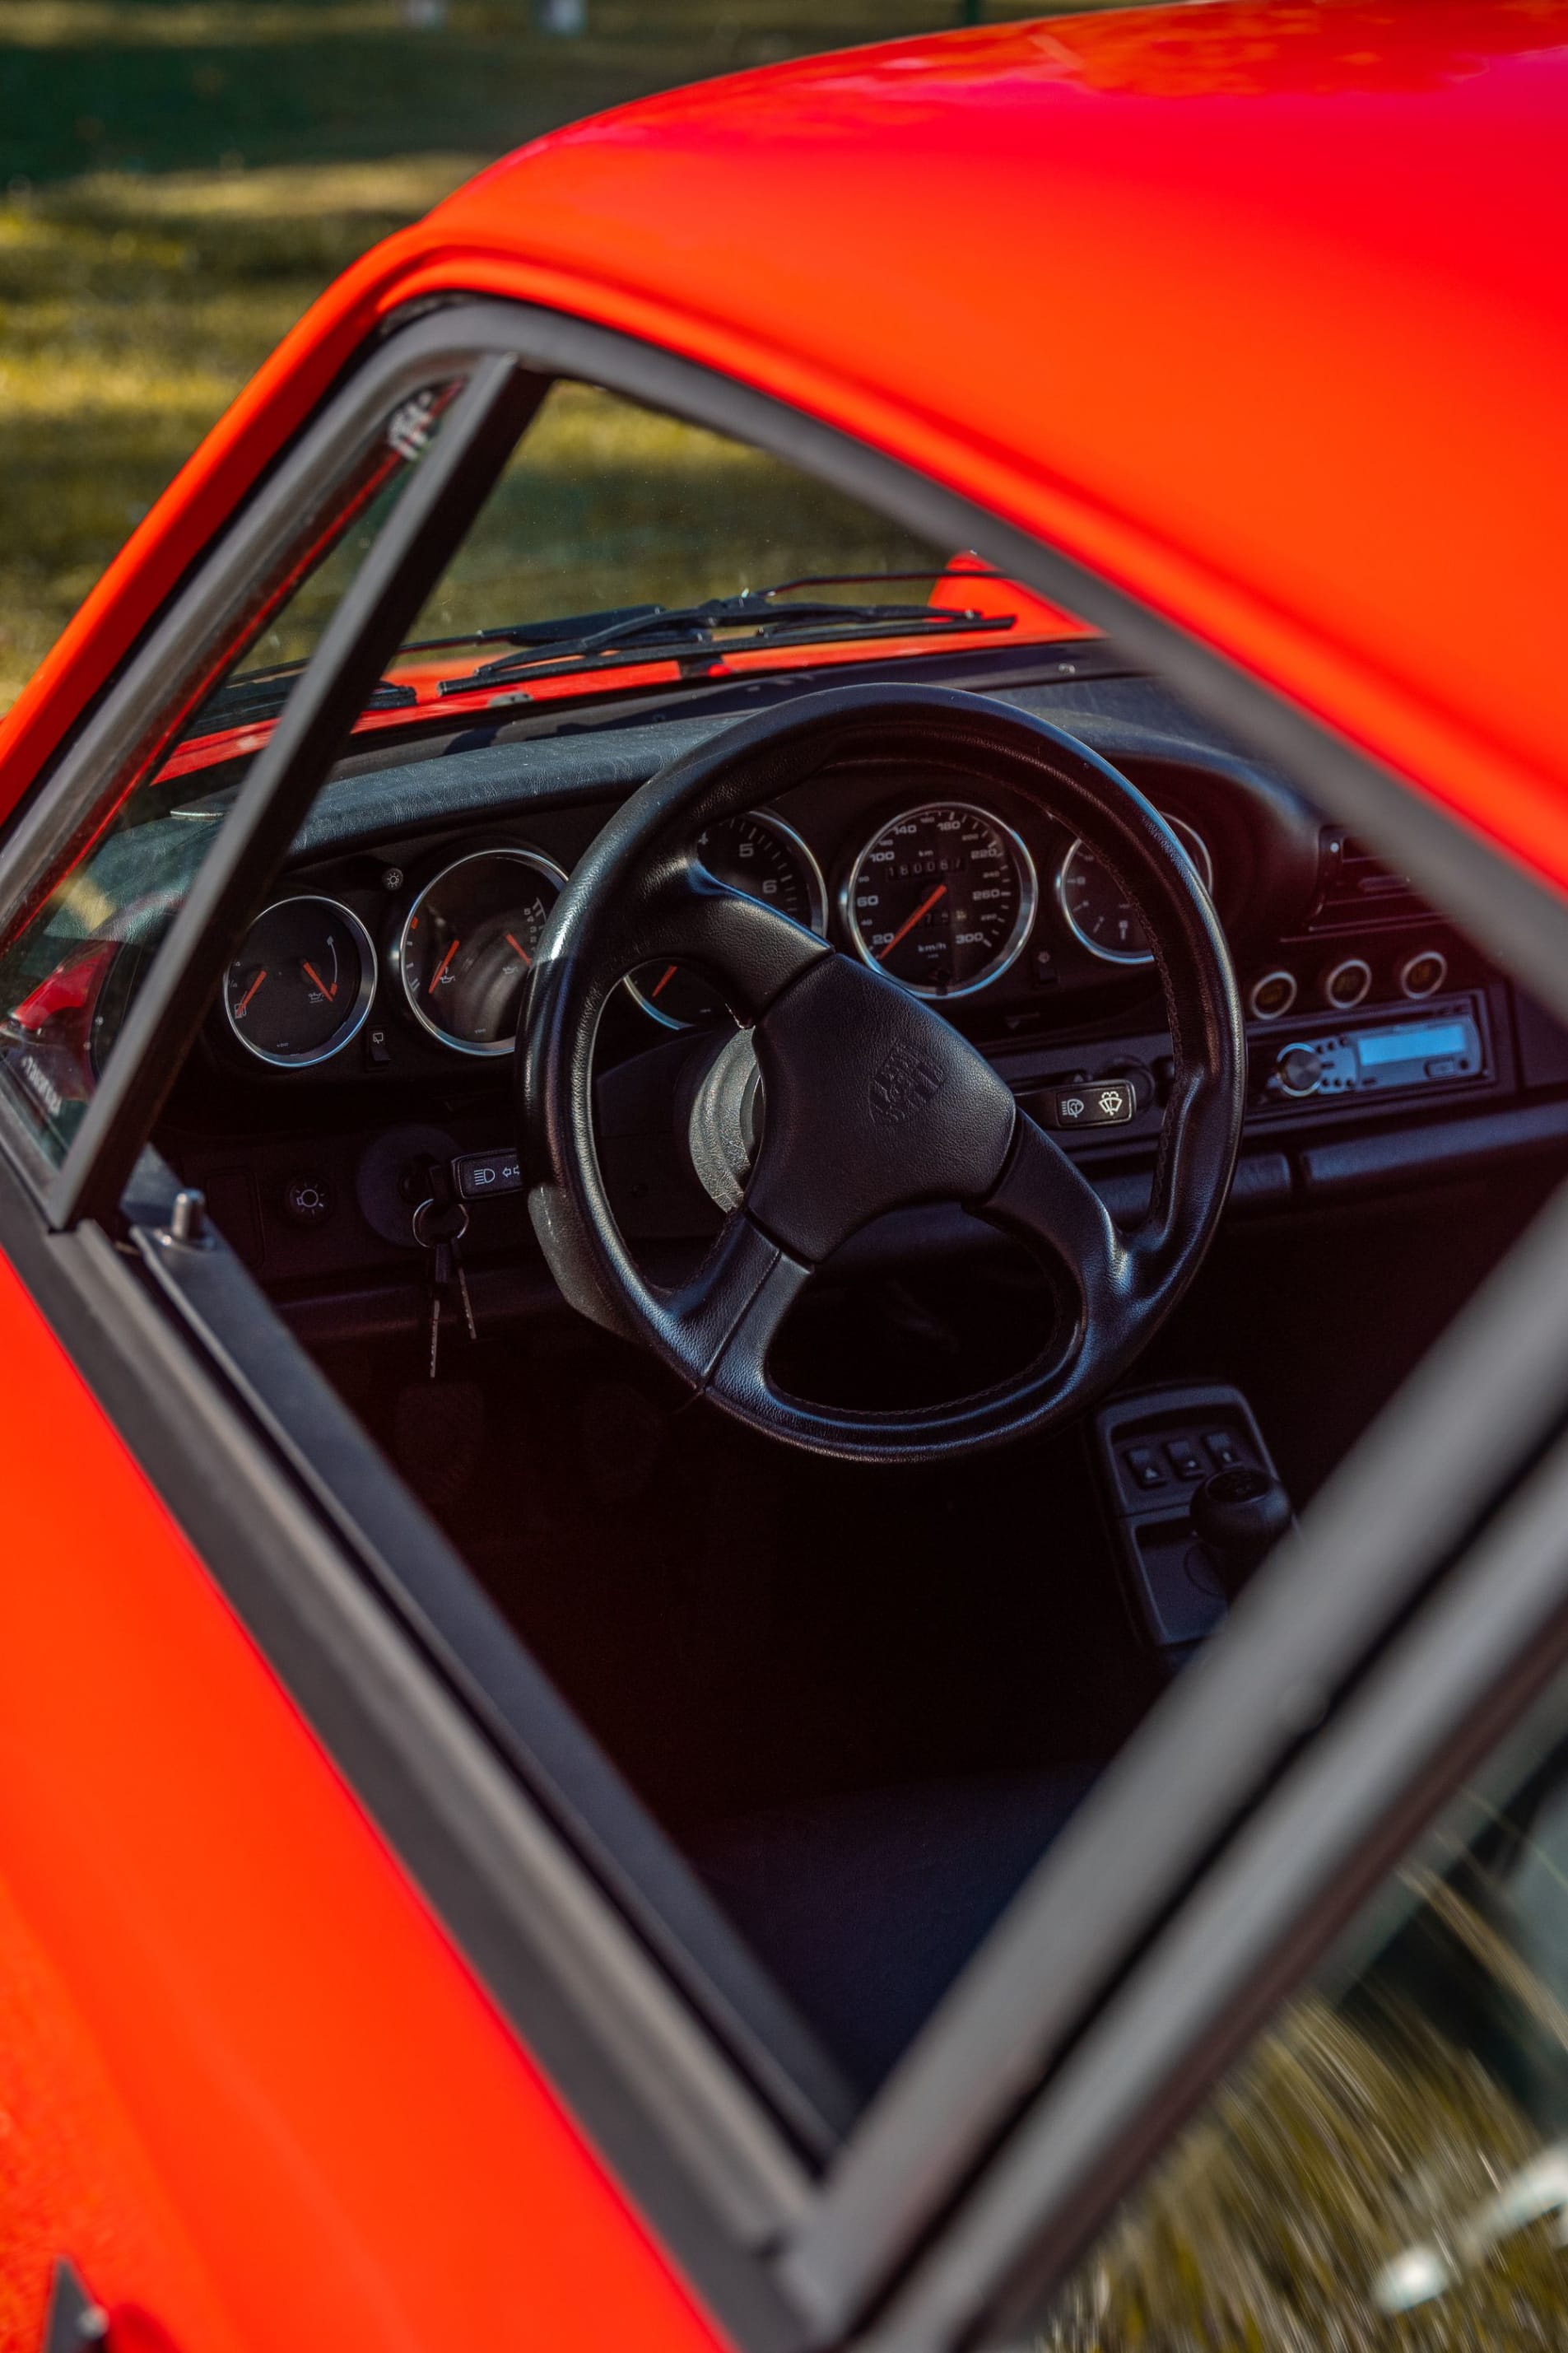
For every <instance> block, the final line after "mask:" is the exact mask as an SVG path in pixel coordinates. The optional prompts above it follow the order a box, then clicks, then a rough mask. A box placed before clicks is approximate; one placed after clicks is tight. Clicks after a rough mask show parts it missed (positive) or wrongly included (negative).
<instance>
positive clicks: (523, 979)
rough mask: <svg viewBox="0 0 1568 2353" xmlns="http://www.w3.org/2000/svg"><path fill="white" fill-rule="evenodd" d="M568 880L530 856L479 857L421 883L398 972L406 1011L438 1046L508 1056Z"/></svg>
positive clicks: (526, 852) (487, 852) (487, 853)
mask: <svg viewBox="0 0 1568 2353" xmlns="http://www.w3.org/2000/svg"><path fill="white" fill-rule="evenodd" d="M565 880H566V877H565V875H564V874H563V872H562V871H561V869H560V867H559V866H554V865H552V863H551V861H550V860H549V859H547V858H541V857H539V856H538V855H537V854H536V853H535V852H534V851H533V850H531V849H477V850H475V851H473V852H472V854H471V855H470V856H469V857H468V858H459V859H458V861H457V863H456V864H455V865H453V866H448V867H447V869H446V870H445V871H444V872H442V873H440V874H437V877H436V879H435V881H433V882H427V883H426V886H425V888H424V890H423V891H421V892H420V893H419V896H418V897H417V899H416V901H415V902H414V904H413V906H412V907H410V909H409V911H408V920H407V922H406V923H405V924H404V926H403V938H402V941H401V942H400V944H399V947H398V965H399V968H400V970H401V972H402V976H403V993H404V995H405V997H406V998H407V999H408V1007H409V1010H410V1012H411V1013H412V1014H413V1015H414V1018H415V1019H416V1021H418V1022H419V1023H421V1024H422V1026H423V1027H424V1028H425V1029H428V1030H430V1031H432V1032H433V1033H434V1035H435V1036H436V1037H437V1038H439V1039H440V1040H441V1042H442V1044H443V1045H445V1046H455V1047H456V1048H457V1049H458V1052H459V1053H464V1054H504V1053H506V1052H508V1051H509V1050H510V1046H511V1043H512V1040H513V1039H514V1038H515V1037H516V1035H517V1024H518V1016H519V1014H520V1013H521V1008H522V993H523V990H524V988H525V987H527V984H528V976H529V974H530V973H531V970H532V969H533V959H534V957H535V956H536V955H537V954H538V952H539V940H540V934H541V933H542V931H543V929H544V926H545V925H546V923H548V922H549V921H550V917H551V913H552V909H553V907H554V905H555V902H556V900H557V899H558V898H559V897H560V895H561V890H562V885H563V883H564V881H565Z"/></svg>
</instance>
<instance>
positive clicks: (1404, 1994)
mask: <svg viewBox="0 0 1568 2353" xmlns="http://www.w3.org/2000/svg"><path fill="white" fill-rule="evenodd" d="M1565 2335H1568V1680H1564V1681H1562V1682H1560V1683H1558V1684H1557V1685H1556V1686H1555V1687H1554V1688H1553V1690H1552V1692H1551V1694H1550V1695H1549V1696H1548V1698H1547V1699H1546V1701H1545V1702H1544V1703H1543V1704H1542V1705H1541V1706H1540V1707H1539V1708H1538V1709H1537V1711H1536V1713H1535V1715H1534V1716H1533V1718H1532V1719H1531V1721H1530V1722H1529V1723H1528V1725H1527V1726H1526V1728H1525V1729H1524V1731H1523V1732H1522V1733H1521V1735H1519V1736H1516V1737H1515V1738H1514V1739H1513V1740H1511V1741H1510V1744H1509V1745H1508V1747H1507V1749H1506V1751H1505V1752H1504V1753H1502V1754H1501V1755H1500V1756H1499V1757H1496V1758H1495V1759H1494V1760H1493V1763H1492V1766H1491V1767H1490V1768H1489V1771H1488V1772H1487V1773H1486V1774H1484V1775H1482V1776H1480V1777H1479V1778H1478V1779H1477V1780H1476V1781H1475V1782H1474V1783H1473V1784H1472V1785H1471V1786H1470V1787H1468V1788H1466V1789H1465V1791H1464V1792H1463V1794H1462V1795H1461V1796H1460V1797H1459V1798H1458V1799H1456V1800H1455V1802H1454V1803H1453V1804H1452V1805H1451V1806H1450V1808H1449V1809H1448V1810H1447V1813H1446V1814H1445V1815H1444V1816H1443V1818H1442V1819H1441V1820H1440V1821H1439V1822H1438V1824H1437V1826H1436V1829H1435V1830H1434V1831H1432V1832H1431V1833H1430V1834H1429V1835H1428V1836H1427V1837H1426V1839H1425V1840H1423V1841H1422V1842H1421V1843H1420V1845H1419V1846H1418V1847H1417V1848H1416V1849H1415V1852H1413V1853H1412V1854H1411V1855H1410V1856H1409V1857H1408V1858H1407V1859H1406V1861H1405V1862H1404V1863H1403V1864H1402V1865H1401V1867H1400V1868H1399V1870H1398V1871H1397V1872H1396V1873H1394V1877H1393V1879H1392V1881H1391V1882H1390V1883H1388V1884H1387V1885H1386V1886H1385V1887H1384V1889H1383V1890H1382V1891H1381V1894H1379V1896H1378V1897H1377V1898H1376V1899H1375V1900H1374V1902H1373V1905H1371V1906H1370V1907H1369V1909H1368V1911H1367V1912H1366V1914H1365V1915H1363V1918H1362V1919H1360V1920H1359V1921H1358V1923H1357V1924H1356V1926H1354V1928H1353V1929H1352V1932H1351V1934H1350V1935H1349V1936H1347V1937H1346V1938H1345V1939H1344V1940H1343V1942H1342V1945H1341V1947H1339V1949H1338V1950H1337V1952H1336V1953H1335V1955H1334V1956H1333V1958H1332V1960H1331V1963H1330V1965H1329V1967H1328V1968H1326V1969H1325V1970H1323V1971H1322V1972H1321V1974H1320V1976H1319V1978H1318V1979H1317V1981H1316V1982H1315V1983H1314V1984H1313V1985H1312V1986H1311V1987H1310V1989H1309V1990H1308V1991H1306V1992H1304V1993H1302V1994H1301V1995H1300V1996H1299V1997H1298V1998H1297V1999H1296V2000H1293V2001H1292V2002H1291V2003H1290V2004H1289V2007H1288V2008H1287V2009H1286V2010H1284V2011H1283V2012H1282V2013H1281V2015H1280V2016H1279V2018H1278V2019H1277V2020H1276V2021H1275V2022H1274V2024H1273V2025H1272V2026H1271V2027H1270V2028H1269V2029H1268V2031H1267V2032H1266V2033H1265V2034H1264V2035H1263V2036H1262V2037H1261V2039H1260V2040H1259V2042H1258V2043H1257V2044H1256V2045H1255V2047H1254V2049H1253V2050H1252V2052H1251V2053H1250V2055H1249V2056H1248V2058H1247V2060H1246V2062H1245V2063H1244V2064H1243V2065H1242V2066H1240V2067H1239V2068H1238V2069H1237V2070H1236V2071H1235V2072H1234V2073H1232V2074H1231V2075H1230V2076H1229V2077H1228V2079H1227V2080H1226V2082H1225V2083H1224V2084H1222V2085H1221V2087H1220V2089H1219V2090H1218V2091H1217V2092H1216V2093H1215V2094H1214V2095H1213V2097H1212V2098H1211V2099H1210V2101H1209V2103H1208V2105H1207V2106H1206V2107H1205V2109H1204V2110H1203V2111H1202V2113H1201V2114H1200V2115H1199V2116H1198V2118H1197V2120H1196V2122H1195V2123H1194V2124H1192V2125H1190V2126H1188V2127H1187V2128H1186V2130H1185V2131H1184V2133H1183V2134H1182V2136H1181V2137H1180V2138H1179V2139H1178V2140H1177V2142H1176V2143H1175V2145H1174V2147H1173V2148H1172V2149H1171V2150H1170V2151H1169V2153H1168V2154H1167V2155H1166V2157H1165V2158H1163V2161H1162V2162H1161V2163H1160V2164H1159V2165H1158V2166H1157V2167H1156V2168H1155V2169H1154V2171H1153V2172H1152V2175H1150V2176H1149V2177H1148V2179H1146V2180H1145V2182H1144V2183H1143V2184H1142V2187H1141V2188H1140V2189H1138V2190H1137V2191H1136V2192H1135V2193H1134V2194H1133V2195H1132V2196H1131V2198H1130V2199H1129V2200H1127V2201H1126V2202H1125V2204H1124V2205H1123V2206H1122V2208H1121V2211H1120V2212H1119V2213H1118V2215H1117V2217H1116V2219H1115V2220H1114V2221H1113V2222H1112V2223H1111V2225H1110V2229H1109V2230H1108V2231H1107V2232H1105V2233H1104V2235H1103V2236H1102V2238H1101V2239H1100V2243H1099V2244H1098V2246H1097V2247H1096V2248H1095V2249H1094V2252H1093V2253H1092V2254H1091V2255H1090V2256H1089V2259H1088V2260H1087V2261H1086V2262H1085V2263H1082V2264H1081V2265H1080V2266H1079V2269H1078V2271H1077V2272H1076V2273H1075V2274H1073V2276H1072V2277H1071V2278H1070V2279H1069V2280H1068V2283H1067V2284H1066V2286H1065V2287H1063V2288H1061V2289H1060V2290H1059V2291H1058V2294H1057V2295H1056V2297H1055V2299H1054V2301H1053V2303H1052V2305H1051V2307H1050V2309H1049V2312H1048V2314H1047V2317H1046V2319H1045V2321H1044V2323H1043V2326H1042V2327H1041V2330H1040V2332H1039V2339H1038V2341H1039V2343H1040V2345H1041V2346H1042V2348H1048V2353H1121V2348H1128V2347H1132V2346H1138V2347H1142V2348H1149V2353H1163V2348H1169V2353H1177V2348H1182V2353H1233V2348H1234V2353H1243V2348H1246V2353H1252V2348H1287V2347H1289V2348H1297V2347H1300V2348H1303V2353H1305V2348H1313V2353H1318V2348H1329V2347H1333V2348H1342V2353H1363V2348H1364V2353H1383V2348H1387V2353H1394V2348H1433V2353H1436V2348H1454V2353H1461V2348H1482V2347H1485V2348H1498V2349H1499V2353H1503V2349H1505V2348H1515V2347H1520V2348H1522V2347H1525V2346H1531V2347H1536V2346H1540V2347H1545V2346H1552V2345H1561V2344H1562V2343H1563V2341H1564V2337H1565Z"/></svg>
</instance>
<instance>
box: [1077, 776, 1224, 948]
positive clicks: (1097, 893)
mask: <svg viewBox="0 0 1568 2353" xmlns="http://www.w3.org/2000/svg"><path fill="white" fill-rule="evenodd" d="M1160 814H1161V815H1162V817H1163V818H1164V819H1165V823H1166V824H1167V825H1168V826H1169V827H1170V828H1171V831H1172V832H1173V834H1174V835H1175V837H1176V839H1177V840H1178V841H1179V842H1180V843H1181V845H1182V848H1183V849H1184V850H1185V851H1186V853H1187V856H1188V858H1189V860H1191V861H1192V864H1193V867H1194V871H1196V874H1197V878H1198V880H1199V881H1200V882H1201V883H1202V884H1203V886H1204V889H1205V891H1212V890H1213V889H1214V863H1213V860H1211V859H1210V857H1209V853H1208V845H1207V843H1206V842H1205V840H1204V838H1203V836H1202V834H1200V833H1196V832H1194V829H1193V828H1192V827H1191V826H1190V825H1188V824H1187V823H1186V821H1185V820H1184V818H1179V817H1171V816H1169V815H1167V813H1166V812H1165V811H1164V810H1163V809H1162V810H1161V812H1160ZM1057 904H1058V907H1059V908H1060V909H1061V911H1062V914H1063V916H1064V917H1065V919H1066V922H1067V926H1068V930H1069V931H1070V932H1071V933H1072V934H1073V935H1074V937H1075V938H1076V939H1078V940H1079V941H1081V943H1082V944H1083V945H1084V946H1085V947H1086V948H1087V949H1088V950H1089V954H1090V955H1097V956H1100V957H1101V958H1102V959H1103V960H1104V962H1105V963H1107V964H1152V963H1153V961H1154V959H1153V956H1152V955H1151V953H1150V949H1149V937H1148V934H1147V933H1146V932H1145V931H1144V929H1143V925H1142V920H1141V918H1140V916H1139V913H1138V910H1137V908H1136V907H1135V906H1134V905H1133V903H1132V902H1131V899H1130V898H1129V897H1128V896H1127V893H1126V892H1125V891H1123V889H1122V888H1121V883H1120V882H1118V881H1116V879H1115V877H1114V876H1113V875H1112V874H1111V872H1110V869H1109V868H1108V867H1105V866H1102V865H1101V864H1100V860H1099V859H1098V858H1096V856H1095V854H1094V852H1093V850H1092V849H1086V848H1085V846H1084V844H1083V843H1082V842H1081V841H1075V842H1074V843H1073V845H1072V848H1071V849H1069V850H1068V854H1067V856H1066V857H1065V858H1064V859H1063V860H1062V862H1061V864H1060V866H1059V867H1058V869H1057Z"/></svg>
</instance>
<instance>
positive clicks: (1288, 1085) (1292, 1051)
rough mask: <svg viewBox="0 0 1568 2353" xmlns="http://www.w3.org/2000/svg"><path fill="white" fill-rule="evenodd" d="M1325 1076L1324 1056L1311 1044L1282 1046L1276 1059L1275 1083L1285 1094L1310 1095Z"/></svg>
mask: <svg viewBox="0 0 1568 2353" xmlns="http://www.w3.org/2000/svg"><path fill="white" fill-rule="evenodd" d="M1322 1076H1323V1058H1322V1056H1321V1054H1315V1053H1314V1052H1313V1050H1312V1049H1311V1047H1310V1046H1282V1047H1281V1048H1280V1050H1279V1053H1278V1054H1277V1055H1276V1057H1275V1060H1274V1083H1275V1085H1276V1086H1277V1087H1278V1088H1279V1092H1280V1093H1281V1094H1283V1095H1310V1093H1311V1092H1312V1090H1313V1088H1314V1087H1316V1086H1318V1085H1319V1084H1320V1083H1321V1080H1322Z"/></svg>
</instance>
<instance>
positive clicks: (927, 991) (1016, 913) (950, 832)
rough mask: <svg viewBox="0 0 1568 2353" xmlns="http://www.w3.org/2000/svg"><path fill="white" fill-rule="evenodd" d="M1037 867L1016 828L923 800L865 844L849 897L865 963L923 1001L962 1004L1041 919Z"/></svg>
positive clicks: (976, 811)
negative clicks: (932, 999) (955, 999)
mask: <svg viewBox="0 0 1568 2353" xmlns="http://www.w3.org/2000/svg"><path fill="white" fill-rule="evenodd" d="M1037 896H1038V886H1037V882H1036V879H1035V866H1034V860H1032V859H1031V858H1030V856H1029V853H1028V850H1027V849H1026V848H1025V846H1024V844H1023V842H1022V841H1021V840H1020V839H1019V838H1018V836H1017V834H1016V833H1015V832H1014V830H1013V828H1012V827H1011V826H1010V825H1005V824H1004V823H1003V821H1002V819H1001V818H998V817H994V816H993V814H992V813H991V811H990V810H989V809H983V808H977V807H974V806H973V804H972V803H970V802H967V801H926V802H922V803H921V805H920V807H916V808H910V809H906V810H905V811H904V812H903V813H902V814H901V815H900V816H899V817H896V818H893V820H892V822H891V823H890V824H889V825H885V826H884V827H883V828H882V829H881V831H880V832H879V834H878V835H877V836H876V837H875V839H872V840H870V841H868V843H867V845H866V847H865V849H863V850H862V851H861V852H860V855H859V857H858V859H857V860H856V861H855V865H854V868H853V870H852V871H851V873H850V876H849V881H848V883H847V886H846V889H845V892H844V901H843V904H844V913H845V917H846V921H847V925H848V929H849V934H850V937H851V938H852V939H853V941H854V943H855V945H856V947H857V948H858V951H859V953H860V955H862V956H863V957H864V958H865V960H866V962H867V963H868V964H870V965H876V966H877V967H878V969H879V971H881V972H885V973H887V974H888V975H889V977H890V978H891V979H893V980H897V981H900V982H901V983H902V985H903V987H905V988H908V989H910V990H912V991H913V993H914V994H915V995H916V996H917V997H965V996H968V995H969V994H970V992H971V991H972V990H974V989H977V988H984V987H988V986H989V984H990V983H991V982H992V981H994V980H996V979H997V978H999V977H1000V976H1001V975H1002V974H1003V973H1005V971H1006V969H1007V967H1008V965H1010V964H1012V963H1013V961H1014V959H1015V958H1016V955H1018V953H1019V951H1020V949H1021V948H1022V947H1023V945H1024V943H1025V941H1026V939H1027V938H1028V936H1029V930H1030V926H1031V925H1032V924H1033V923H1034V920H1035V907H1036V902H1037Z"/></svg>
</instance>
